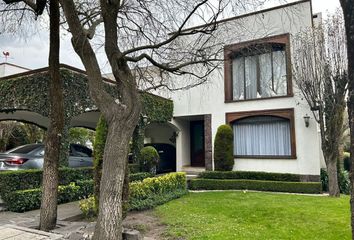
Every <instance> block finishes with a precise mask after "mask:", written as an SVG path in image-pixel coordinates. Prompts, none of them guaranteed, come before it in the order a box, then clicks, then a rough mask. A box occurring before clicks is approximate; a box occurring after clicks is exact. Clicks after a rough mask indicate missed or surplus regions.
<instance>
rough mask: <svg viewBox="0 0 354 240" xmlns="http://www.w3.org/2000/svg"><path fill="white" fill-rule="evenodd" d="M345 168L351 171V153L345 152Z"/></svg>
mask: <svg viewBox="0 0 354 240" xmlns="http://www.w3.org/2000/svg"><path fill="white" fill-rule="evenodd" d="M343 167H344V170H346V171H348V172H349V171H350V153H348V152H344V154H343Z"/></svg>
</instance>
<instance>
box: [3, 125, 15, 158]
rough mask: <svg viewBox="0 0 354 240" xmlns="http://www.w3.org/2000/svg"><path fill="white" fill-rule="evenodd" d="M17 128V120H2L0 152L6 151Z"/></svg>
mask: <svg viewBox="0 0 354 240" xmlns="http://www.w3.org/2000/svg"><path fill="white" fill-rule="evenodd" d="M15 128H16V123H15V122H12V121H6V122H0V152H4V151H5V150H6V146H7V144H8V142H9V139H10V137H11V136H12V134H13V130H14V129H15Z"/></svg>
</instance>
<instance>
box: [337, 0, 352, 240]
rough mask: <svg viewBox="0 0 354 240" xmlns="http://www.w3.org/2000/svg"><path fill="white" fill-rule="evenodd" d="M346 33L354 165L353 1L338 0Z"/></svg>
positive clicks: (349, 112)
mask: <svg viewBox="0 0 354 240" xmlns="http://www.w3.org/2000/svg"><path fill="white" fill-rule="evenodd" d="M340 2H341V5H342V9H343V15H344V21H345V30H346V35H347V53H348V77H349V84H348V91H349V94H348V116H349V127H350V162H351V166H354V165H353V164H354V14H353V13H354V1H353V0H340ZM353 168H354V167H351V168H350V184H351V191H350V208H351V226H352V239H353V240H354V169H353Z"/></svg>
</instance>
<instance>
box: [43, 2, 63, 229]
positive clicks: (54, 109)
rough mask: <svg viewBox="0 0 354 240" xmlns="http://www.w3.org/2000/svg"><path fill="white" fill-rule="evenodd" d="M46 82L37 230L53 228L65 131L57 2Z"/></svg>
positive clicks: (53, 5)
mask: <svg viewBox="0 0 354 240" xmlns="http://www.w3.org/2000/svg"><path fill="white" fill-rule="evenodd" d="M49 10H50V51H49V72H50V77H51V80H50V82H49V101H50V113H49V115H50V125H49V128H48V131H47V138H46V144H45V156H44V165H43V185H42V202H41V213H40V223H39V229H41V230H44V231H48V230H51V229H53V228H54V227H55V226H56V221H57V199H58V197H57V196H58V168H59V155H60V146H61V134H62V131H63V127H64V107H63V91H62V82H61V79H60V73H59V48H60V43H59V2H58V0H50V8H49Z"/></svg>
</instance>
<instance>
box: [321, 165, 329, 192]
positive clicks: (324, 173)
mask: <svg viewBox="0 0 354 240" xmlns="http://www.w3.org/2000/svg"><path fill="white" fill-rule="evenodd" d="M321 184H322V191H324V192H327V191H328V174H327V171H326V170H325V169H323V168H321Z"/></svg>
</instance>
